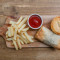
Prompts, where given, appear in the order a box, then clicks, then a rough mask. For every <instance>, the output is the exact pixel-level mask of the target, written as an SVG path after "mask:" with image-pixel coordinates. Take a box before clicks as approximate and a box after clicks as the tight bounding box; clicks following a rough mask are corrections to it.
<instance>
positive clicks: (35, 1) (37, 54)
mask: <svg viewBox="0 0 60 60" xmlns="http://www.w3.org/2000/svg"><path fill="white" fill-rule="evenodd" d="M32 13H38V14H41V15H60V0H0V14H2V15H9V16H10V15H11V16H16V15H19V16H20V15H30V14H32ZM1 24H2V25H3V24H4V22H1V20H0V26H1ZM0 60H60V50H56V49H53V48H23V49H21V50H18V51H16V50H15V49H9V48H7V47H6V45H5V41H4V39H3V38H2V37H0Z"/></svg>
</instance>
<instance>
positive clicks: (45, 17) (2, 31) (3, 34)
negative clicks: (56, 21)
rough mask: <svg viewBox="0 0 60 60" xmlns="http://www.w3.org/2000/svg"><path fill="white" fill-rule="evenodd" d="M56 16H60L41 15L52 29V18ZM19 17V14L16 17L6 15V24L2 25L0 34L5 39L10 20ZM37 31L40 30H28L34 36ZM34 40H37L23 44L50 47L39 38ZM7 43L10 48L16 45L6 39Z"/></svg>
mask: <svg viewBox="0 0 60 60" xmlns="http://www.w3.org/2000/svg"><path fill="white" fill-rule="evenodd" d="M25 16H26V15H25ZM25 16H24V17H25ZM56 16H58V15H41V17H42V19H43V25H44V26H46V27H47V28H49V29H50V23H51V20H52V19H53V18H54V17H56ZM18 18H19V16H18V17H16V18H15V17H11V16H10V17H9V16H6V17H5V24H4V25H3V26H2V27H0V36H2V37H3V38H4V39H5V41H6V37H5V32H6V31H7V27H8V26H9V21H10V20H14V21H17V20H18ZM2 21H3V20H2ZM37 31H38V30H32V29H30V30H29V31H28V34H30V35H32V36H34V35H35V34H36V32H37ZM34 40H35V42H33V43H31V44H24V45H22V47H50V46H48V45H45V44H44V43H42V42H39V41H38V40H37V39H34ZM6 45H7V47H9V48H14V46H12V45H11V41H10V42H8V41H6Z"/></svg>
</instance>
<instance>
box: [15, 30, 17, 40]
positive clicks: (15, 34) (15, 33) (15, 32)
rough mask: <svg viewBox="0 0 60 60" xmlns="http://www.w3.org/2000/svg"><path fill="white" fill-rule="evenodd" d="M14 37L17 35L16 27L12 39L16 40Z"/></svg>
mask: <svg viewBox="0 0 60 60" xmlns="http://www.w3.org/2000/svg"><path fill="white" fill-rule="evenodd" d="M16 37H17V29H15V32H14V40H16Z"/></svg>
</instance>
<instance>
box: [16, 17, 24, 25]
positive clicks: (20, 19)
mask: <svg viewBox="0 0 60 60" xmlns="http://www.w3.org/2000/svg"><path fill="white" fill-rule="evenodd" d="M22 19H23V17H22V16H21V17H20V18H19V20H18V21H17V23H16V24H19V23H20V22H21V21H22Z"/></svg>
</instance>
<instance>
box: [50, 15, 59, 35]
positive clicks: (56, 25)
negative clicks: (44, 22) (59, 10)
mask: <svg viewBox="0 0 60 60" xmlns="http://www.w3.org/2000/svg"><path fill="white" fill-rule="evenodd" d="M51 29H52V31H53V32H54V33H56V34H58V35H60V16H58V17H55V18H54V19H53V20H52V22H51Z"/></svg>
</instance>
